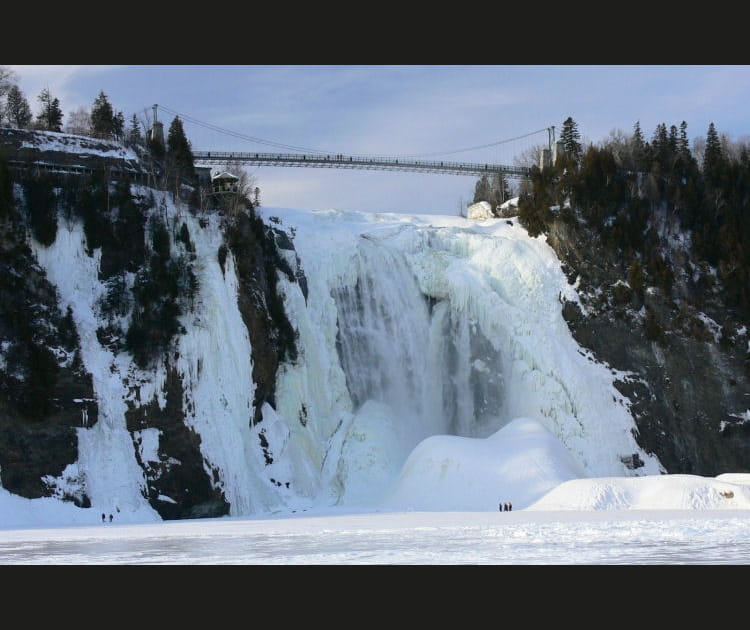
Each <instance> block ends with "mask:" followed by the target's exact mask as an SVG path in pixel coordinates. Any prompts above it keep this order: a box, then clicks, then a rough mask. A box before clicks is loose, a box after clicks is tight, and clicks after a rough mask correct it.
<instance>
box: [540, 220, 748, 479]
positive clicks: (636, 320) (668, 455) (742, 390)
mask: <svg viewBox="0 0 750 630" xmlns="http://www.w3.org/2000/svg"><path fill="white" fill-rule="evenodd" d="M547 242H548V243H549V244H550V246H551V247H552V248H553V249H554V250H555V251H556V252H557V255H558V257H559V258H560V260H561V261H562V262H563V269H564V270H565V272H566V274H567V276H568V278H569V280H570V282H571V283H573V282H576V281H578V282H579V283H580V284H579V289H578V292H579V294H580V295H581V297H582V303H583V305H584V308H585V309H586V314H584V313H582V312H581V310H580V309H579V308H578V306H577V305H575V304H571V303H566V304H564V307H563V316H564V317H565V319H566V320H567V321H568V324H569V326H570V329H571V331H572V333H573V336H574V337H575V339H576V340H577V341H578V343H580V344H581V345H582V346H583V347H585V348H588V349H590V350H591V351H592V352H593V353H594V355H595V356H596V357H597V358H598V359H600V360H602V361H604V362H606V363H607V364H608V365H610V366H611V367H612V368H613V369H615V370H620V371H623V372H625V373H627V376H626V377H623V379H622V380H620V381H619V382H618V383H617V387H618V389H619V390H620V391H621V392H622V394H623V395H625V396H626V397H628V399H629V400H630V401H631V412H632V414H633V416H634V418H635V422H636V425H637V427H638V431H637V435H636V436H635V437H636V440H637V442H638V444H639V445H640V446H641V447H642V448H643V449H644V450H645V451H646V452H648V453H653V454H655V455H656V456H657V457H658V458H659V460H660V461H661V462H662V464H663V465H664V466H665V468H666V470H667V472H669V473H673V474H679V473H684V474H696V475H705V476H714V475H718V474H720V473H722V472H726V471H728V470H731V471H733V472H748V471H750V455H748V453H750V422H747V421H744V420H743V417H742V416H743V413H745V412H746V410H747V409H748V406H750V402H749V401H748V397H747V392H750V378H748V377H749V376H750V370H749V369H748V368H749V366H750V361H749V355H748V344H747V339H746V338H745V337H744V336H741V335H739V334H737V331H738V330H740V328H741V326H740V324H739V322H737V321H734V320H733V317H734V316H733V314H732V311H731V310H730V309H726V308H724V307H723V305H722V304H721V303H720V302H712V301H711V300H706V299H705V298H706V296H705V295H702V294H700V293H697V291H698V289H697V288H696V287H694V286H691V285H688V284H686V283H683V284H682V285H679V286H676V287H675V291H674V294H676V295H677V299H675V298H674V296H673V295H669V296H665V295H664V293H663V292H662V291H661V290H660V289H657V288H653V287H651V288H648V289H647V290H646V291H645V292H644V296H643V300H642V301H641V300H640V299H639V298H638V296H637V295H635V294H634V293H635V292H633V291H632V290H630V289H629V288H628V287H627V285H625V288H623V283H622V281H623V278H625V277H626V276H627V270H626V269H624V268H623V265H622V263H621V262H620V260H619V256H618V254H617V253H616V252H614V251H610V250H608V249H607V248H604V247H602V246H601V243H600V242H599V241H598V239H596V238H595V237H593V236H592V235H591V234H589V233H587V232H586V230H585V228H581V227H579V228H577V229H572V228H571V227H570V226H569V225H566V224H565V223H563V222H562V221H561V220H556V221H555V222H554V223H553V224H552V225H551V226H550V230H549V234H548V236H547ZM675 260H676V261H678V264H679V261H680V258H679V257H675ZM683 264H684V263H683ZM697 303H703V304H704V310H703V311H702V312H698V311H697V310H696V308H695V307H694V306H692V305H694V304H697ZM712 320H713V321H715V322H716V323H717V325H718V327H722V326H723V327H724V329H725V330H730V331H734V333H735V337H734V338H733V339H732V340H729V343H727V342H726V341H727V340H725V341H724V342H722V340H721V337H720V335H719V334H718V328H717V331H712V330H710V327H709V325H707V324H706V323H704V322H708V324H710V323H711V321H712Z"/></svg>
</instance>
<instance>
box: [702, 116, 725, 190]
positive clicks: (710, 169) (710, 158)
mask: <svg viewBox="0 0 750 630" xmlns="http://www.w3.org/2000/svg"><path fill="white" fill-rule="evenodd" d="M723 162H724V155H723V152H722V149H721V140H720V139H719V134H718V133H717V131H716V127H715V126H714V124H713V123H711V124H710V125H709V126H708V133H707V134H706V147H705V149H704V150H703V177H704V179H705V180H706V183H708V184H711V185H713V186H716V185H718V183H719V181H720V178H721V174H722V167H723Z"/></svg>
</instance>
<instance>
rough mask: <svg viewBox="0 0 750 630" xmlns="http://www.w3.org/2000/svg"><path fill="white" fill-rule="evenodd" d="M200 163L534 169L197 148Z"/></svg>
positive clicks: (458, 171)
mask: <svg viewBox="0 0 750 630" xmlns="http://www.w3.org/2000/svg"><path fill="white" fill-rule="evenodd" d="M193 158H194V161H195V163H196V164H227V163H230V162H248V163H251V164H257V165H259V166H292V167H303V168H353V169H365V170H380V171H416V172H421V173H443V174H446V175H475V176H480V177H481V176H482V175H487V176H491V175H494V174H495V173H499V174H501V175H504V176H506V177H522V178H526V177H528V176H529V175H530V173H531V169H530V168H527V167H524V166H504V165H502V164H473V163H470V162H445V161H441V162H437V161H425V160H404V159H401V158H389V157H365V156H361V155H359V156H357V155H343V154H340V153H339V154H332V155H322V154H319V155H316V154H303V153H298V154H295V153H243V152H229V151H193Z"/></svg>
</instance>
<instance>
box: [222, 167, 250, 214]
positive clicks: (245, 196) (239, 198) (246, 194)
mask: <svg viewBox="0 0 750 630" xmlns="http://www.w3.org/2000/svg"><path fill="white" fill-rule="evenodd" d="M224 170H225V171H226V172H227V173H231V174H232V175H234V176H235V177H237V178H238V180H237V191H236V192H235V193H234V194H233V195H231V196H229V198H228V200H227V201H228V203H227V212H228V213H229V214H237V213H238V212H240V211H241V210H242V209H243V208H246V207H247V206H252V205H253V202H252V199H253V197H254V196H255V194H256V193H255V189H256V188H257V181H256V178H255V176H254V175H250V173H248V172H247V171H246V170H245V169H244V167H243V166H242V164H241V163H240V162H238V161H233V162H227V164H226V166H225V168H224Z"/></svg>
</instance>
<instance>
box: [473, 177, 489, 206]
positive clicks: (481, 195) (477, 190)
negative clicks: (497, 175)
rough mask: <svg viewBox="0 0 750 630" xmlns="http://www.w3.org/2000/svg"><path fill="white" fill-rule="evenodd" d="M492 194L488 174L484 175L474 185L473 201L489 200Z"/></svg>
mask: <svg viewBox="0 0 750 630" xmlns="http://www.w3.org/2000/svg"><path fill="white" fill-rule="evenodd" d="M490 196H491V192H490V180H489V179H487V176H486V175H482V176H481V177H480V178H479V179H478V180H477V183H476V185H475V186H474V200H473V201H472V203H478V202H480V201H489V200H490Z"/></svg>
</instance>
